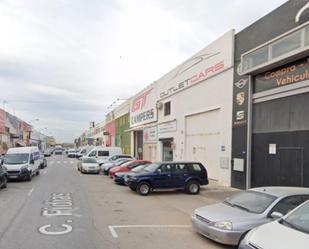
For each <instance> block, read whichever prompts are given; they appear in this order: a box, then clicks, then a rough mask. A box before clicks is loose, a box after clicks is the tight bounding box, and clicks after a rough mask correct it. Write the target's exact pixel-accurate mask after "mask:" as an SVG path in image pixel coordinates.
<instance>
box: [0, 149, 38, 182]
mask: <svg viewBox="0 0 309 249" xmlns="http://www.w3.org/2000/svg"><path fill="white" fill-rule="evenodd" d="M3 165H4V166H5V168H6V169H7V173H8V179H24V180H27V181H31V179H32V176H33V175H35V174H36V175H38V174H40V151H39V149H38V148H37V147H18V148H10V149H8V151H7V153H6V155H5V157H4V163H3Z"/></svg>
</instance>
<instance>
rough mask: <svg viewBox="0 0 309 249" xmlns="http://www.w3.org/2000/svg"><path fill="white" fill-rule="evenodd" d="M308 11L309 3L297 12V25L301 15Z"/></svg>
mask: <svg viewBox="0 0 309 249" xmlns="http://www.w3.org/2000/svg"><path fill="white" fill-rule="evenodd" d="M306 9H309V3H306V4H305V5H304V6H303V7H302V8H301V9H300V10H299V11H298V12H297V14H296V16H295V22H296V23H297V22H299V19H300V17H301V15H302V14H303V13H304V11H305V10H306Z"/></svg>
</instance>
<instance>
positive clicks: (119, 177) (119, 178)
mask: <svg viewBox="0 0 309 249" xmlns="http://www.w3.org/2000/svg"><path fill="white" fill-rule="evenodd" d="M148 165H149V164H142V165H139V166H137V167H135V168H133V169H132V170H130V171H128V172H117V173H116V174H115V176H114V181H115V183H117V184H120V185H125V180H126V178H127V177H128V175H130V176H133V175H134V174H138V173H140V172H142V171H143V170H144V168H146V167H147V166H148Z"/></svg>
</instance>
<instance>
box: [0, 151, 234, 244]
mask: <svg viewBox="0 0 309 249" xmlns="http://www.w3.org/2000/svg"><path fill="white" fill-rule="evenodd" d="M76 164H77V159H68V158H67V157H66V156H65V155H63V156H56V155H54V156H52V157H50V158H48V167H47V168H45V169H43V170H41V171H40V175H39V176H35V177H33V179H32V181H31V182H18V181H16V182H10V183H9V184H8V188H7V189H3V190H1V191H0V210H1V212H0V221H1V222H0V248H1V249H30V248H40V249H95V248H97V249H98V248H108V249H109V248H111V249H113V248H121V249H122V248H123V249H131V248H132V249H133V248H134V249H136V248H147V249H148V248H149V249H152V248H162V249H163V248H169V249H171V248H177V249H182V248H197V249H199V248H210V249H211V248H231V247H226V246H222V245H219V244H217V243H214V242H212V241H210V240H208V239H206V238H204V237H202V236H200V235H198V234H196V233H195V232H194V231H193V230H192V228H191V222H190V216H191V214H192V212H193V210H194V209H195V208H197V207H200V206H203V205H207V204H211V203H215V202H218V201H220V200H222V199H223V198H224V197H226V196H229V195H231V194H232V192H225V191H222V190H221V189H217V188H214V187H211V186H208V187H205V188H203V189H202V191H201V194H200V195H198V196H192V195H187V194H185V193H183V192H181V191H176V192H175V191H169V192H155V193H152V194H151V195H149V196H146V197H143V196H139V195H137V194H136V193H135V192H133V191H131V190H130V189H129V188H127V187H124V186H118V185H116V184H114V183H113V181H112V180H111V179H110V178H109V177H107V176H103V175H90V174H81V173H80V172H78V171H77V170H76Z"/></svg>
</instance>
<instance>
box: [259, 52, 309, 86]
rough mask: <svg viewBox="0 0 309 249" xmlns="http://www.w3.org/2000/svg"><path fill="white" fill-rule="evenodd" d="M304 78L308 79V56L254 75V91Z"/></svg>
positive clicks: (292, 82)
mask: <svg viewBox="0 0 309 249" xmlns="http://www.w3.org/2000/svg"><path fill="white" fill-rule="evenodd" d="M305 80H309V57H307V58H305V59H301V60H298V61H296V62H293V63H290V64H288V65H285V66H283V67H279V68H276V69H274V70H271V71H267V72H266V73H263V74H260V75H258V76H256V78H255V86H254V92H261V91H266V90H269V89H272V88H277V87H281V86H286V85H291V84H294V83H298V82H301V81H305Z"/></svg>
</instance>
